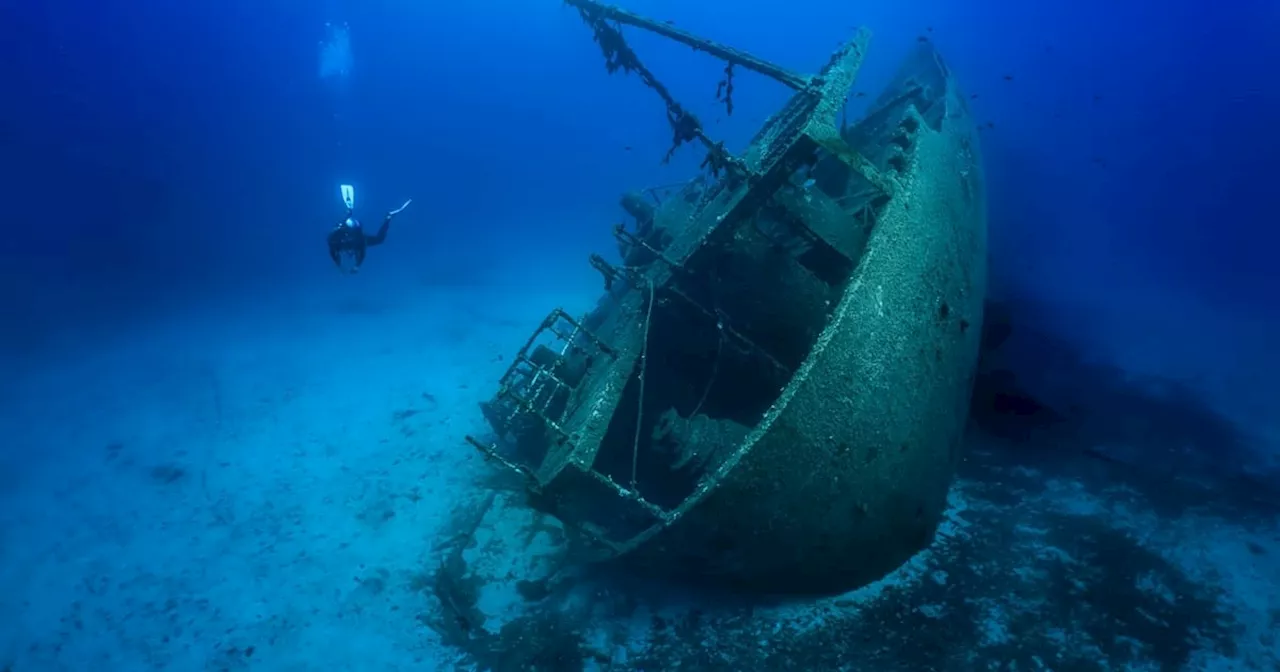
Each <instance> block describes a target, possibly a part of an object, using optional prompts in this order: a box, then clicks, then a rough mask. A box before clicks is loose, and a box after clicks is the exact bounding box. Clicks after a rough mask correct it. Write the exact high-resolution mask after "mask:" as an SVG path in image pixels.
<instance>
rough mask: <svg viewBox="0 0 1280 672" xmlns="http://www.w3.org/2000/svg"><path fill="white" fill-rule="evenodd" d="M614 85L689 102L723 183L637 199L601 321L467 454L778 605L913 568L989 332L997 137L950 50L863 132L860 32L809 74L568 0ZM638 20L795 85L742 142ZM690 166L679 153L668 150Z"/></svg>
mask: <svg viewBox="0 0 1280 672" xmlns="http://www.w3.org/2000/svg"><path fill="white" fill-rule="evenodd" d="M566 4H568V5H569V6H571V7H572V8H574V9H575V10H577V12H578V13H579V14H580V15H581V18H582V19H583V21H584V22H585V23H586V25H587V26H588V27H589V28H590V29H591V30H592V32H593V33H594V38H595V41H596V42H597V43H598V44H599V46H600V48H601V50H602V52H603V55H604V58H605V61H606V65H607V68H608V71H609V72H610V73H613V72H617V71H623V72H626V73H629V74H633V75H635V76H638V78H639V79H640V80H641V82H643V84H644V85H646V86H648V87H649V88H650V89H652V90H653V91H654V92H655V93H656V94H657V95H658V97H659V98H660V99H661V101H662V103H663V105H664V106H665V109H666V116H667V120H668V122H669V123H670V125H671V129H672V132H673V134H674V143H673V147H672V150H673V151H674V150H675V149H676V148H677V147H680V146H682V145H685V144H692V145H697V146H701V148H702V149H703V150H704V151H705V152H706V158H705V161H704V162H703V169H704V173H703V174H702V175H700V176H699V177H697V178H695V179H692V180H690V181H688V182H687V183H684V184H682V185H679V186H677V187H675V188H674V189H673V190H672V193H670V194H669V195H668V197H666V198H661V199H660V198H650V197H649V196H648V195H646V194H645V193H642V192H641V193H634V194H628V195H625V196H624V197H623V198H622V203H621V204H622V207H623V209H624V210H625V211H626V212H627V213H628V216H629V217H630V218H631V219H632V220H634V221H631V222H628V224H619V225H616V226H615V227H614V234H615V236H616V238H617V239H618V244H619V251H620V258H621V261H620V262H610V261H609V260H606V259H605V258H604V257H602V256H599V255H593V256H592V257H591V258H590V260H589V263H591V265H592V266H594V268H596V269H597V270H599V272H600V274H601V275H602V277H603V286H604V288H603V290H602V297H601V299H600V301H599V304H598V305H597V307H596V308H595V310H593V311H591V312H590V313H589V314H587V315H584V316H574V315H570V314H569V313H567V312H565V311H564V310H562V309H558V308H557V309H555V310H552V311H551V312H550V314H549V315H548V316H547V317H546V318H545V319H544V320H543V321H542V323H541V324H540V325H538V326H537V327H536V329H535V330H534V332H533V334H532V335H531V336H530V337H529V339H528V340H527V342H525V344H524V346H523V347H521V348H520V350H519V352H518V353H516V355H515V357H514V358H513V360H512V361H511V365H510V367H509V368H508V369H507V370H506V372H505V374H504V375H503V376H502V377H501V379H500V380H499V381H498V390H497V392H496V394H495V395H494V396H493V398H492V399H490V400H489V401H487V402H485V403H484V404H482V411H483V413H484V416H485V418H486V419H487V421H488V423H489V425H490V426H491V427H492V430H493V432H492V435H490V436H483V437H477V436H468V437H466V439H467V441H468V442H469V443H471V444H472V445H473V446H474V447H475V448H477V449H478V450H480V451H481V452H482V453H484V455H485V456H486V457H487V458H489V459H490V460H492V461H493V462H494V463H496V464H497V465H499V468H501V469H504V470H509V471H510V472H513V473H515V474H518V475H519V477H520V478H521V479H523V480H524V483H525V488H526V489H527V491H528V494H529V498H528V501H529V503H530V505H531V506H532V507H534V508H535V509H537V510H538V511H541V512H544V513H549V514H550V515H552V516H554V517H555V518H557V519H559V521H561V522H562V523H563V524H564V526H565V528H566V529H567V530H570V531H571V532H572V533H573V537H574V539H575V540H577V541H578V542H580V543H578V544H577V546H578V547H579V551H580V553H581V554H585V556H586V557H589V558H591V559H593V560H608V561H618V562H624V563H627V564H628V565H629V566H632V567H636V568H639V569H643V570H645V571H649V572H659V573H662V574H667V575H680V576H684V577H693V578H696V579H697V580H700V581H707V582H714V583H717V584H721V585H724V586H727V587H732V588H737V589H749V590H753V591H764V592H833V591H841V590H847V589H851V588H854V587H857V586H859V585H863V584H865V583H867V582H870V581H873V580H875V579H877V578H879V577H881V576H883V575H884V574H886V573H888V572H889V571H892V570H893V569H894V568H896V567H897V566H899V565H900V564H901V563H902V562H904V561H905V560H907V559H908V558H909V557H910V556H911V555H912V554H913V553H915V552H916V551H918V550H919V549H921V548H923V547H924V546H925V545H926V544H928V543H929V541H930V540H931V539H932V535H933V532H934V530H935V529H936V527H937V525H938V524H939V522H940V520H941V518H942V513H943V510H944V508H945V506H946V501H947V492H948V489H949V487H950V484H951V481H952V477H953V473H954V470H955V466H956V463H957V460H958V457H959V451H960V447H961V441H962V436H963V432H964V426H965V421H966V417H967V415H968V410H969V409H968V406H969V400H970V394H971V390H972V388H973V383H974V376H975V368H976V365H977V359H978V350H979V341H980V335H981V333H982V323H983V300H984V296H985V292H986V255H987V249H986V248H987V241H986V203H985V185H984V179H983V173H982V166H981V156H980V153H979V146H978V139H977V129H976V127H975V125H974V124H973V121H972V119H971V116H970V113H969V110H968V106H967V101H966V98H965V96H964V95H962V93H961V92H960V90H959V89H958V88H957V85H956V82H955V81H954V79H953V78H952V75H951V73H950V71H949V70H948V68H947V67H946V65H945V63H944V62H943V60H942V59H941V58H940V56H939V55H938V53H937V52H936V51H935V49H934V47H933V45H932V44H931V43H928V42H926V41H922V42H921V43H919V44H917V45H916V48H915V50H914V51H913V53H911V54H910V55H909V56H908V57H907V58H906V59H905V61H904V62H903V63H902V65H901V67H900V68H899V70H898V73H897V75H896V77H894V79H893V80H892V82H891V83H890V85H889V86H888V87H887V88H886V89H885V90H884V91H883V92H882V93H881V94H880V95H879V96H878V97H876V98H874V99H873V102H872V103H871V104H870V106H869V108H868V111H867V112H866V113H865V115H864V116H862V118H861V119H859V120H856V121H852V122H851V121H850V120H848V119H847V118H846V116H845V114H844V110H845V109H846V106H847V104H848V99H849V98H850V96H852V95H854V90H853V86H854V82H855V80H856V78H857V76H858V73H859V70H860V68H861V67H862V64H863V59H864V57H865V56H866V54H867V50H868V47H869V41H870V33H869V31H867V30H865V29H859V30H857V31H856V32H855V33H854V34H853V36H852V37H851V39H849V40H848V41H847V42H845V43H844V44H842V45H841V46H840V47H839V48H838V49H837V50H836V51H835V52H834V53H833V54H832V55H831V58H830V60H829V61H828V62H827V63H826V64H825V65H824V66H823V67H822V68H821V69H820V70H819V71H818V72H817V73H816V74H800V73H796V72H792V71H790V70H788V69H786V68H783V67H780V66H778V65H776V64H773V63H770V62H768V61H765V60H763V59H760V58H757V57H756V56H754V55H752V54H749V53H746V52H744V51H741V50H737V49H734V48H732V47H729V46H726V45H722V44H719V43H716V42H714V41H712V40H708V39H704V38H702V37H699V36H696V35H693V34H691V33H689V32H687V31H684V30H682V29H680V28H677V27H676V26H674V25H672V24H670V23H668V22H662V21H657V20H653V19H650V18H647V17H643V16H640V15H637V14H635V13H632V12H629V11H626V10H623V9H620V8H617V7H614V6H609V5H603V4H600V3H598V2H595V1H594V0H566ZM631 29H639V30H644V31H649V32H652V33H656V34H657V35H660V36H662V37H665V38H667V39H670V40H674V41H676V42H678V43H682V44H683V45H686V46H688V47H692V48H693V49H694V50H697V51H701V52H703V53H705V54H708V55H710V56H712V57H715V58H718V59H720V60H722V61H723V62H724V63H725V66H726V67H725V70H724V73H725V74H724V80H723V81H721V82H720V83H719V87H718V96H719V97H720V98H721V99H722V100H724V101H725V102H726V103H727V104H728V105H730V111H732V107H731V106H732V98H731V97H732V93H733V86H734V76H735V74H737V72H738V71H741V70H749V71H753V72H755V73H758V74H761V75H764V76H765V77H768V78H770V79H772V80H775V81H777V82H779V83H781V84H782V85H784V86H787V87H790V89H792V90H794V95H792V96H791V98H790V99H789V101H788V102H787V103H786V104H785V105H784V106H783V107H782V108H781V109H779V110H778V111H777V112H776V113H775V114H774V115H773V116H772V117H770V118H769V119H768V120H767V121H766V122H765V123H764V124H763V126H762V127H761V128H760V129H759V131H758V133H757V134H756V135H755V136H754V138H753V139H752V140H751V141H750V143H749V145H748V146H747V148H746V149H745V151H742V152H741V153H732V152H730V151H728V150H727V149H726V148H725V146H724V144H723V142H721V141H717V140H715V139H713V138H711V137H709V136H708V135H707V134H706V133H705V131H704V128H703V126H702V124H701V122H700V121H699V119H698V118H697V116H696V115H694V114H693V113H692V112H690V111H689V109H688V108H686V107H684V106H682V105H681V103H680V102H679V101H677V100H676V99H675V98H674V97H673V96H672V94H671V93H670V91H669V90H668V89H667V87H665V86H664V85H663V84H662V82H661V81H660V80H659V79H658V78H657V77H656V75H655V74H654V73H653V72H651V71H650V70H649V69H648V68H646V67H645V65H644V63H643V62H642V61H641V59H640V58H639V56H638V54H637V53H636V52H635V51H634V50H633V49H632V48H631V46H630V45H629V44H628V43H627V41H626V39H625V37H624V34H623V31H624V30H631ZM668 156H670V155H669V154H668Z"/></svg>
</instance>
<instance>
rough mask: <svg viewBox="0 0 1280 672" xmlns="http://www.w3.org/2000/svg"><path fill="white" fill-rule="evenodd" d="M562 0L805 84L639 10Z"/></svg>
mask: <svg viewBox="0 0 1280 672" xmlns="http://www.w3.org/2000/svg"><path fill="white" fill-rule="evenodd" d="M564 1H565V4H566V5H569V6H570V7H575V8H577V9H580V10H583V11H585V12H588V13H593V14H596V15H598V16H600V17H602V18H604V19H608V20H610V21H617V22H618V23H621V24H624V25H628V26H633V27H635V28H640V29H643V30H647V31H649V32H651V33H656V34H658V35H661V36H663V37H665V38H667V39H670V40H675V41H676V42H679V43H681V44H684V45H687V46H689V47H693V49H695V50H696V51H701V52H703V53H706V54H710V55H712V56H715V57H716V58H719V59H720V60H722V61H725V62H727V63H730V64H732V65H736V66H740V67H743V68H746V69H748V70H751V71H753V72H758V73H760V74H762V75H764V76H765V77H769V78H770V79H774V80H777V81H778V82H781V83H783V84H785V85H787V86H789V87H791V88H793V89H795V90H797V91H799V90H801V89H803V88H805V86H807V85H808V84H809V78H808V77H804V76H802V75H798V74H796V73H794V72H791V71H790V70H787V69H786V68H783V67H782V66H779V65H774V64H773V63H770V62H768V61H766V60H763V59H760V58H756V57H755V56H752V55H751V54H748V53H747V52H745V51H739V50H738V49H734V48H733V47H728V46H725V45H723V44H718V43H716V42H713V41H711V40H708V39H705V38H701V37H698V36H697V35H694V34H693V33H690V32H689V31H687V30H682V29H680V28H676V27H675V26H673V25H671V24H669V23H663V22H662V21H655V20H653V19H650V18H646V17H643V16H640V15H639V14H634V13H632V12H628V11H627V10H625V9H621V8H619V7H614V6H613V5H605V4H601V3H599V2H596V0H564Z"/></svg>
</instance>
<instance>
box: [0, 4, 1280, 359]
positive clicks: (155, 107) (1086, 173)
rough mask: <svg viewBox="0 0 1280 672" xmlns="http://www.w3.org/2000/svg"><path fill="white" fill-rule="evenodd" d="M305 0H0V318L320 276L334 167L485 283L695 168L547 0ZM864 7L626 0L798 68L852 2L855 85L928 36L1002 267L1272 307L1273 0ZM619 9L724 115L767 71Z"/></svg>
mask: <svg viewBox="0 0 1280 672" xmlns="http://www.w3.org/2000/svg"><path fill="white" fill-rule="evenodd" d="M310 4H311V3H303V2H287V1H284V0H274V1H253V2H251V1H249V0H227V1H225V2H219V3H176V2H160V1H158V0H131V1H128V2H125V1H124V0H95V1H93V2H90V1H89V0H42V1H41V2H35V1H22V0H0V56H2V57H0V82H3V87H4V88H3V91H4V95H3V98H2V100H3V101H4V103H3V105H0V156H3V157H4V161H3V162H2V163H0V177H2V178H3V180H4V185H5V191H4V199H5V203H6V206H7V207H6V210H5V215H6V217H5V222H4V225H5V227H6V234H5V235H4V236H3V237H0V273H3V277H2V279H3V281H4V282H5V285H4V286H5V288H6V289H5V291H4V295H3V298H0V310H3V313H2V315H3V317H2V320H3V324H4V325H5V326H6V328H5V330H3V331H2V332H0V334H3V336H4V337H5V338H7V339H10V340H12V339H20V340H23V341H25V342H27V343H28V344H32V343H34V342H38V341H39V340H40V338H41V334H44V333H46V332H47V331H50V330H57V329H65V328H67V327H68V326H75V325H77V324H79V323H82V322H85V321H89V320H96V321H99V322H100V321H102V320H111V321H117V322H118V321H120V320H126V319H131V316H135V315H140V314H145V313H148V312H154V311H156V310H161V309H170V308H172V307H173V306H174V305H175V304H176V303H179V304H182V305H185V306H198V305H199V302H200V301H203V300H206V299H210V300H212V299H218V300H227V299H228V298H233V297H235V296H236V295H237V294H240V295H242V296H243V297H244V299H243V300H245V301H250V300H253V297H255V296H258V295H260V293H261V292H264V291H290V290H294V289H299V288H306V287H307V286H308V284H309V283H311V282H313V279H315V278H318V277H321V276H323V277H325V278H329V277H330V276H331V275H332V269H331V268H328V264H329V262H328V260H327V258H326V257H325V253H324V250H323V237H324V235H325V233H326V231H327V228H328V226H329V225H330V223H331V222H332V221H333V220H334V218H335V217H336V216H337V215H338V214H340V202H339V200H338V192H337V185H338V184H339V183H340V182H343V181H351V182H353V183H355V184H356V185H357V190H358V199H359V201H360V206H361V207H362V208H364V209H365V211H366V212H367V213H371V214H372V215H373V216H374V217H376V213H377V212H378V211H381V210H385V209H387V208H390V207H394V206H395V205H397V204H398V203H400V202H401V200H402V199H404V198H408V197H412V198H414V199H415V204H414V206H413V209H412V210H410V211H409V212H408V213H406V215H405V216H404V217H403V218H402V220H401V221H400V222H399V223H398V224H397V228H396V229H395V230H394V231H393V237H392V243H391V245H389V246H388V248H386V249H387V252H386V253H385V254H384V253H382V252H381V251H380V252H379V254H381V255H382V258H381V259H375V261H376V262H378V263H384V264H400V265H410V266H413V267H414V268H416V269H420V270H421V272H422V273H423V274H425V277H427V278H429V279H434V280H436V281H439V282H449V281H453V282H472V281H482V280H483V277H484V275H483V271H484V269H485V268H489V267H497V266H500V265H510V264H512V263H516V262H517V260H518V257H517V253H518V252H520V251H523V252H524V253H525V254H527V253H529V252H531V251H536V250H538V249H540V248H538V247H536V245H539V244H540V245H542V246H543V248H545V249H547V250H552V251H555V250H561V251H563V250H572V251H573V252H574V253H575V255H576V254H577V252H578V251H585V250H587V249H591V248H600V249H607V248H608V245H609V239H608V237H607V227H608V224H609V223H610V221H611V220H612V219H615V218H617V217H619V216H620V213H619V212H618V211H617V210H616V208H615V206H614V203H615V201H616V198H617V196H618V194H619V193H620V192H621V191H623V190H625V189H628V188H634V187H637V186H643V185H647V184H655V183H662V182H669V181H672V180H673V179H682V178H684V177H686V176H687V175H689V174H690V172H691V171H692V168H693V166H694V165H695V164H696V162H697V161H698V160H700V158H701V157H700V156H698V155H696V154H695V153H694V152H693V150H686V151H684V152H682V153H681V156H680V157H679V160H678V161H676V162H675V165H673V166H670V167H663V166H660V165H658V164H659V160H660V158H661V156H662V154H663V153H664V152H665V151H666V146H667V142H668V139H669V131H668V129H667V128H666V125H665V122H664V120H663V116H662V110H661V108H660V106H659V104H658V102H657V100H656V99H655V98H654V97H653V96H652V94H651V93H650V92H648V91H647V90H645V89H644V88H643V87H642V86H640V85H639V83H638V82H637V81H636V80H635V79H634V78H622V77H608V76H606V73H605V71H604V67H603V64H602V60H601V58H600V55H599V52H598V49H597V48H596V46H595V45H594V44H593V43H592V41H591V35H590V32H589V31H588V30H587V29H586V28H585V27H584V26H583V25H582V24H581V22H580V20H579V19H578V18H577V16H576V13H575V12H573V11H570V10H568V9H566V8H564V7H563V6H561V4H560V3H559V2H557V1H556V0H540V1H528V2H508V3H502V2H495V1H490V2H467V3H443V2H417V3H412V2H405V1H403V0H401V1H399V2H391V1H389V0H370V1H365V2H359V3H357V2H350V3H348V4H347V5H346V6H345V7H344V6H341V5H339V4H333V3H331V4H330V6H328V7H327V8H321V7H319V6H318V5H317V6H310ZM876 4H879V5H883V6H881V7H875V6H871V5H872V3H849V2H833V1H830V0H827V1H825V2H824V1H820V0H788V1H787V2H781V1H780V0H779V1H776V2H754V3H728V2H725V3H712V2H702V3H689V2H676V1H675V0H629V2H627V3H626V6H628V7H629V8H632V9H635V10H638V11H642V12H646V13H651V14H653V15H655V16H658V17H661V18H670V19H672V20H674V21H675V22H676V23H678V24H679V25H681V26H683V27H687V28H690V29H692V30H694V31H696V32H700V33H702V34H704V35H707V36H709V37H713V38H716V39H721V40H724V41H727V42H730V43H732V44H735V45H737V46H740V47H743V48H746V49H749V50H753V51H755V52H756V53H758V54H759V55H761V56H764V57H766V58H770V59H772V60H775V61H778V62H780V63H782V64H784V65H787V66H790V67H792V68H795V69H798V70H805V71H809V70H813V69H815V68H816V67H817V66H819V65H820V64H821V63H823V62H825V59H826V57H827V55H828V53H829V51H830V49H831V48H832V47H834V46H835V44H836V43H837V42H838V41H839V40H840V39H842V38H844V37H846V36H847V35H848V34H849V31H850V28H851V27H853V26H855V25H866V26H868V27H870V28H872V29H873V30H874V31H875V35H876V37H875V39H874V42H873V50H872V56H871V59H870V60H869V62H868V69H867V70H866V71H865V76H864V83H863V84H862V85H861V86H864V87H865V88H867V89H868V90H870V91H872V92H874V90H875V87H876V86H878V84H879V83H882V82H884V81H885V80H886V79H887V77H888V75H889V74H890V72H891V71H892V69H893V68H894V67H895V66H896V63H897V60H898V58H899V57H900V56H902V55H903V54H904V53H905V52H906V50H907V49H908V48H909V47H910V46H911V44H912V43H913V42H914V41H915V40H916V38H917V36H919V35H922V34H926V33H927V34H929V36H930V37H931V38H932V39H933V40H934V41H936V42H937V43H938V44H939V46H940V48H941V49H942V51H943V54H944V55H945V56H946V57H947V58H948V60H949V61H950V62H951V64H952V66H953V69H954V70H955V71H956V73H957V74H958V76H959V78H960V79H961V81H962V84H963V85H964V86H965V87H966V89H967V90H968V91H970V92H971V93H974V94H977V98H976V99H975V101H974V109H975V111H976V113H977V114H978V115H979V117H980V119H979V121H982V122H987V121H990V122H993V123H994V128H993V129H990V130H988V131H984V133H985V138H986V143H985V146H984V151H985V158H986V163H987V170H988V177H989V188H990V209H991V225H992V235H993V268H994V271H995V278H996V279H997V284H998V289H999V291H1002V292H1003V291H1008V290H1009V288H1010V287H1012V286H1017V287H1019V288H1020V291H1023V292H1032V293H1036V294H1044V295H1053V294H1055V293H1063V294H1069V295H1072V296H1084V297H1092V298H1090V299H1088V300H1096V301H1105V300H1106V297H1107V296H1108V295H1109V293H1110V290H1111V289H1112V288H1115V287H1117V286H1119V285H1124V286H1129V287H1133V286H1143V287H1158V288H1164V289H1166V290H1167V291H1170V292H1178V293H1181V294H1184V295H1186V296H1195V297H1198V298H1199V299H1208V300H1211V301H1215V302H1223V303H1230V304H1232V305H1233V306H1235V307H1237V308H1239V309H1246V310H1264V309H1267V308H1268V306H1269V305H1273V304H1274V295H1275V293H1276V291H1277V288H1280V272H1278V271H1277V265H1276V263H1275V260H1274V259H1275V254H1276V251H1275V248H1276V245H1277V242H1280V222H1278V221H1277V216H1276V208H1277V196H1276V194H1277V191H1278V189H1277V187H1278V184H1277V178H1278V177H1280V170H1278V169H1277V161H1278V160H1280V130H1278V129H1277V128H1276V123H1277V120H1280V78H1277V76H1276V73H1275V70H1274V68H1275V64H1276V63H1280V47H1277V44H1280V43H1278V42H1277V41H1276V40H1274V39H1272V38H1273V36H1274V35H1276V34H1278V33H1280V10H1278V9H1276V6H1275V3H1270V2H1263V1H1261V0H1256V1H1255V0H1234V1H1232V2H1218V3H1208V2H1197V1H1194V0H1180V1H1178V2H1173V3H1158V4H1157V3H1150V2H1145V1H1144V2H1137V1H1135V0H1119V1H1111V2H1104V1H1102V0H1084V1H1083V2H1077V1H1072V2H1066V1H1064V0H1045V1H1044V2H1037V3H1027V2H997V1H993V0H971V1H966V2H959V1H955V0H953V1H951V2H941V1H932V2H909V3H876ZM325 21H347V22H349V24H350V26H351V34H352V40H353V48H354V52H355V72H354V74H353V77H352V79H351V82H350V84H351V86H350V87H349V88H348V89H347V90H346V91H344V92H339V91H336V90H334V89H333V88H332V87H330V86H327V85H326V83H325V82H321V81H320V80H319V79H318V77H317V58H318V44H317V43H318V41H319V40H321V39H323V38H324V37H325V33H324V23H325ZM930 27H931V28H932V31H931V32H929V28H930ZM629 34H630V35H632V36H633V38H632V39H633V43H634V45H635V46H636V47H637V48H638V49H639V50H640V53H641V55H642V57H643V58H644V59H645V60H646V62H647V63H648V64H649V65H650V66H651V67H652V68H653V69H654V70H655V71H656V72H657V73H659V75H660V76H661V77H662V78H664V79H665V80H666V81H668V82H669V83H670V84H671V86H672V87H673V89H674V90H675V92H676V94H677V96H678V97H679V98H680V99H682V100H683V101H686V102H687V103H689V104H690V105H691V106H693V107H694V108H695V109H696V110H697V111H698V112H699V113H700V114H701V115H702V116H703V118H704V120H705V121H706V122H707V123H708V125H709V126H711V128H712V129H713V133H714V134H718V135H719V136H720V137H725V138H728V139H729V140H730V141H731V142H733V143H738V144H739V145H740V144H741V143H742V141H744V140H745V139H746V137H747V136H748V135H749V133H750V132H751V131H752V130H753V129H754V126H755V124H757V123H758V122H759V120H760V119H762V118H763V117H764V116H765V115H766V114H767V113H769V112H771V111H772V110H773V109H774V108H775V107H776V105H777V104H779V103H780V102H781V101H782V100H783V98H784V96H785V93H786V92H785V91H784V90H783V89H782V88H781V87H779V86H777V85H775V84H774V83H772V82H768V81H764V80H762V79H761V78H758V77H752V76H750V75H749V74H744V75H742V76H740V78H739V82H738V85H739V86H738V91H739V93H738V101H737V102H738V104H739V108H740V110H739V112H738V113H737V114H735V115H734V117H733V118H731V119H727V120H722V121H716V120H717V119H719V118H721V117H723V116H724V115H723V113H722V112H721V110H720V108H719V107H718V106H717V105H716V103H715V102H714V97H713V94H714V89H715V82H716V80H717V79H718V76H717V75H718V72H719V68H720V66H719V65H718V64H717V63H716V62H714V61H711V60H710V59H707V58H705V57H701V56H699V55H696V54H692V53H690V52H689V51H688V50H686V49H683V48H679V47H673V46H671V45H669V44H663V43H660V42H658V41H656V40H653V39H646V38H645V37H644V36H638V35H635V34H634V32H632V33H629ZM1006 75H1011V76H1012V81H1009V80H1006ZM628 146H629V147H632V148H633V149H631V150H630V151H627V150H626V149H625V148H626V147H628ZM369 216H370V214H366V217H369ZM560 257H563V255H560ZM560 257H557V258H560ZM575 258H577V257H575ZM535 263H536V262H535ZM361 279H363V278H359V279H355V280H353V281H354V282H359V281H361Z"/></svg>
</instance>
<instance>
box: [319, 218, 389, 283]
mask: <svg viewBox="0 0 1280 672" xmlns="http://www.w3.org/2000/svg"><path fill="white" fill-rule="evenodd" d="M393 216H394V215H392V214H388V215H387V216H386V218H385V219H383V220H382V226H380V227H378V232H377V233H376V234H374V235H372V236H369V235H365V232H364V227H362V226H360V222H359V221H358V220H357V221H356V224H355V226H348V225H347V220H348V219H351V217H350V215H348V217H346V218H344V219H342V220H340V221H339V222H338V224H337V226H335V227H334V228H333V231H330V232H329V258H330V259H333V263H335V264H337V265H338V267H339V268H341V267H342V254H343V253H344V252H350V253H351V254H352V256H354V257H355V262H356V263H355V266H354V267H352V269H351V271H352V272H355V271H358V270H360V264H363V263H364V253H365V250H366V249H368V248H370V247H373V246H374V245H381V244H382V241H384V240H386V239H387V228H388V227H390V226H391V218H392V217H393Z"/></svg>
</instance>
